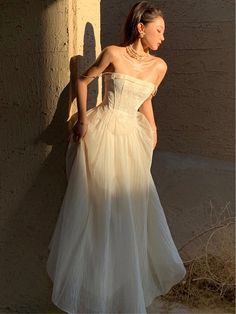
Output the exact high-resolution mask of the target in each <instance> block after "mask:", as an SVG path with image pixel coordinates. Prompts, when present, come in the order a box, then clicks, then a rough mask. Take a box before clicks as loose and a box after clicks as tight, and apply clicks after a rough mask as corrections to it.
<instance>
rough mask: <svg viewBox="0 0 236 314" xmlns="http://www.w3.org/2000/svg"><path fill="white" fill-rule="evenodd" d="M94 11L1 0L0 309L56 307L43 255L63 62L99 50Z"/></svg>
mask: <svg viewBox="0 0 236 314" xmlns="http://www.w3.org/2000/svg"><path fill="white" fill-rule="evenodd" d="M91 12H92V14H91ZM99 13H100V11H99V1H95V0H94V1H89V2H87V1H77V0H60V1H56V0H55V1H53V0H46V1H28V0H21V1H10V2H8V1H2V2H1V10H0V18H1V47H0V49H1V50H0V53H1V57H2V62H1V63H0V72H1V74H2V76H1V89H0V99H1V159H0V160H1V196H0V200H1V201H0V202H1V219H0V239H1V240H0V250H1V259H0V269H1V281H0V291H1V295H0V312H1V313H2V312H4V313H5V312H6V313H7V312H11V313H12V312H20V313H23V312H31V313H39V312H40V313H48V312H49V311H52V312H56V308H55V307H53V306H52V304H51V302H50V297H51V283H50V280H49V278H48V277H47V275H46V259H47V255H48V251H47V246H48V243H49V240H50V237H51V235H52V231H53V229H54V227H55V222H56V219H57V215H58V211H59V208H60V205H61V202H62V198H63V195H64V192H65V188H66V177H65V152H66V145H67V142H66V119H67V111H68V99H69V79H70V71H69V62H70V58H71V57H72V56H74V55H79V54H80V55H82V56H83V54H86V55H87V58H85V59H83V62H85V63H86V62H87V63H88V62H90V61H91V60H92V59H93V58H94V57H95V55H96V54H97V53H98V52H99V49H100V37H99V36H100V26H99V25H100V19H99ZM86 23H90V24H86ZM92 25H93V27H91V26H92ZM85 31H86V35H84V34H85ZM84 37H85V38H86V40H85V38H84ZM95 38H96V41H95ZM84 41H85V43H86V44H85V46H84ZM93 42H94V43H95V42H96V44H95V45H94V46H93V47H91V46H90V45H91V43H93ZM84 49H85V50H84ZM97 85H98V82H95V84H93V86H92V92H94V93H95V94H96V97H97V96H98V93H96V91H97V90H98V88H97V89H96V86H97Z"/></svg>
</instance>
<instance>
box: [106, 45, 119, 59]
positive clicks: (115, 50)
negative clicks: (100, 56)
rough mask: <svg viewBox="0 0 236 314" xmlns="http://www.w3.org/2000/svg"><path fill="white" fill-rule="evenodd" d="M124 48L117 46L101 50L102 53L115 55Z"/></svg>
mask: <svg viewBox="0 0 236 314" xmlns="http://www.w3.org/2000/svg"><path fill="white" fill-rule="evenodd" d="M123 49H124V47H122V46H119V45H109V46H106V47H104V48H103V50H102V51H103V52H104V53H107V54H110V55H113V56H114V55H117V54H118V53H120V52H121V50H123Z"/></svg>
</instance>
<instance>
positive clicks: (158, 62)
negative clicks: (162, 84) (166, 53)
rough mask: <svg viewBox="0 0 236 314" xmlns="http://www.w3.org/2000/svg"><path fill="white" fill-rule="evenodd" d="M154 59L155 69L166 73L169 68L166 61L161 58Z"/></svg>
mask: <svg viewBox="0 0 236 314" xmlns="http://www.w3.org/2000/svg"><path fill="white" fill-rule="evenodd" d="M154 58H155V59H154V64H155V68H156V69H158V70H160V71H163V72H166V71H167V68H168V65H167V63H166V61H165V60H164V59H162V58H160V57H156V56H154Z"/></svg>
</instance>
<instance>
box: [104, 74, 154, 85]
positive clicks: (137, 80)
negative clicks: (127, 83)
mask: <svg viewBox="0 0 236 314" xmlns="http://www.w3.org/2000/svg"><path fill="white" fill-rule="evenodd" d="M103 74H105V75H110V77H123V78H126V79H129V80H133V81H135V82H139V83H142V84H143V83H146V84H149V85H151V86H153V87H155V88H157V85H155V84H154V83H152V82H149V81H146V80H143V79H140V78H137V77H135V76H132V75H129V74H125V73H120V72H103V73H102V75H103Z"/></svg>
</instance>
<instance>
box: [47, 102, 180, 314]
mask: <svg viewBox="0 0 236 314" xmlns="http://www.w3.org/2000/svg"><path fill="white" fill-rule="evenodd" d="M87 116H88V120H89V125H88V129H87V133H86V135H85V136H84V138H83V139H82V140H81V141H80V142H79V143H78V142H73V141H72V139H71V141H70V142H69V145H68V149H67V155H66V172H67V178H68V185H67V189H66V192H65V196H64V199H63V202H62V206H61V210H60V212H59V216H58V220H57V223H56V227H55V230H54V233H53V236H52V238H51V241H50V244H49V249H50V253H49V257H48V261H47V271H48V274H49V276H50V278H51V280H52V281H53V292H52V301H53V303H54V304H55V305H57V306H58V307H59V308H61V309H62V310H64V311H65V312H67V313H73V314H75V313H133V314H134V313H135V314H138V313H140V314H143V313H146V307H147V306H148V305H150V304H151V302H152V301H153V299H154V298H155V297H157V296H159V295H161V294H165V293H167V292H168V291H169V290H170V288H171V287H172V286H173V285H175V284H176V283H178V282H179V281H180V280H182V279H183V278H184V276H185V274H186V270H185V267H184V265H183V262H182V260H181V258H180V256H179V253H178V251H177V249H176V246H175V244H174V242H173V239H172V236H171V233H170V230H169V227H168V224H167V220H166V217H165V214H164V211H163V208H162V206H161V202H160V199H159V196H158V193H157V190H156V187H155V184H154V181H153V178H152V175H151V172H150V167H151V160H152V153H153V148H152V130H151V127H150V125H149V123H148V121H147V119H146V118H145V116H144V115H143V114H142V113H140V112H137V114H136V115H134V116H133V118H131V116H130V115H129V114H127V113H124V112H119V110H117V111H116V110H114V109H107V108H104V107H102V106H101V107H94V108H92V109H90V110H89V111H87Z"/></svg>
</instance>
